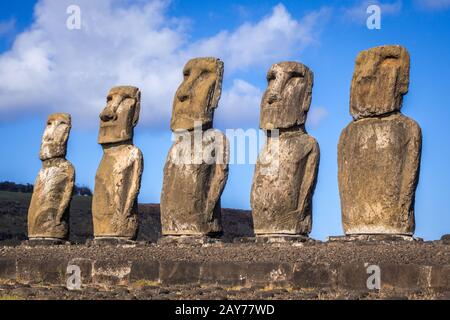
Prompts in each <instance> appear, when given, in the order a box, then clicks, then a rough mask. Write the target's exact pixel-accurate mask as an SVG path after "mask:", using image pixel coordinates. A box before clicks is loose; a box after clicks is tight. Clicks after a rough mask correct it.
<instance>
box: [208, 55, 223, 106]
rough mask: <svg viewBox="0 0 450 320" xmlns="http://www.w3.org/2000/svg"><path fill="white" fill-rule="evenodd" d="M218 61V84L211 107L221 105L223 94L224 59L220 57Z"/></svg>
mask: <svg viewBox="0 0 450 320" xmlns="http://www.w3.org/2000/svg"><path fill="white" fill-rule="evenodd" d="M216 62H217V69H216V75H217V80H216V86H215V88H214V96H213V98H212V101H211V108H212V109H215V108H217V106H218V105H219V100H220V96H221V95H222V81H223V70H224V64H223V61H221V60H220V59H217V60H216Z"/></svg>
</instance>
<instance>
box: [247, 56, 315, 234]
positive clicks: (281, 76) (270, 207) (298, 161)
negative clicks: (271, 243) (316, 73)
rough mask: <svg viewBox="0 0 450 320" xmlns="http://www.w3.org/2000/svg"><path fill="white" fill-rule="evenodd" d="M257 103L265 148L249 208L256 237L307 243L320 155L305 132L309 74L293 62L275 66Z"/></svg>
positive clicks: (310, 89)
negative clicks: (297, 240)
mask: <svg viewBox="0 0 450 320" xmlns="http://www.w3.org/2000/svg"><path fill="white" fill-rule="evenodd" d="M267 80H268V88H267V90H266V92H265V93H264V96H263V98H262V102H261V115H260V128H261V129H262V130H265V131H266V132H267V142H266V144H265V145H264V148H263V149H262V151H261V154H260V156H259V158H258V161H257V163H256V168H255V174H254V177H253V186H252V191H251V199H250V200H251V207H252V213H253V222H254V228H255V234H256V236H257V237H258V236H264V237H265V236H267V237H279V236H288V237H294V238H295V237H296V238H303V239H306V238H307V236H308V234H309V233H310V232H311V227H312V197H313V193H314V189H315V185H316V181H317V173H318V167H319V158H320V150H319V145H318V144H317V141H316V140H315V139H314V138H313V137H311V136H310V135H308V133H307V132H306V130H305V121H306V116H307V112H308V110H309V107H310V105H311V97H312V87H313V73H312V72H311V70H309V69H308V67H306V66H305V65H303V64H301V63H297V62H281V63H277V64H274V65H273V66H272V67H271V68H270V69H269V72H268V74H267Z"/></svg>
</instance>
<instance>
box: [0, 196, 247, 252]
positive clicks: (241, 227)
mask: <svg viewBox="0 0 450 320" xmlns="http://www.w3.org/2000/svg"><path fill="white" fill-rule="evenodd" d="M30 200H31V194H29V193H19V192H7V191H0V242H3V243H4V244H5V243H13V244H15V243H18V242H20V241H22V240H25V239H27V213H28V207H29V205H30ZM91 203H92V197H85V196H75V197H73V200H72V203H71V207H70V240H71V241H72V242H75V243H83V242H85V241H86V239H90V238H92V237H93V227H92V213H91ZM222 215H223V224H224V238H225V240H228V241H231V240H232V239H233V238H234V237H241V236H251V235H252V234H253V222H252V218H251V215H250V213H249V212H248V211H242V210H231V209H223V210H222ZM139 219H140V229H139V233H138V240H139V241H156V240H157V239H158V238H159V237H160V235H161V221H160V220H161V219H160V213H159V205H158V204H140V205H139Z"/></svg>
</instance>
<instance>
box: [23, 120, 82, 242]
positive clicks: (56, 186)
mask: <svg viewBox="0 0 450 320" xmlns="http://www.w3.org/2000/svg"><path fill="white" fill-rule="evenodd" d="M70 129H71V118H70V115H68V114H65V113H56V114H52V115H50V116H49V118H48V120H47V126H46V128H45V131H44V135H43V137H42V144H41V151H40V159H41V161H42V169H41V170H40V171H39V174H38V177H37V178H36V182H35V184H34V189H33V196H32V198H31V203H30V207H29V210H28V237H29V239H39V238H51V239H66V238H67V237H68V233H69V211H70V201H71V199H72V191H73V186H74V183H75V169H74V168H73V166H72V164H71V163H70V162H69V161H67V160H66V159H65V156H66V150H67V140H68V138H69V133H70Z"/></svg>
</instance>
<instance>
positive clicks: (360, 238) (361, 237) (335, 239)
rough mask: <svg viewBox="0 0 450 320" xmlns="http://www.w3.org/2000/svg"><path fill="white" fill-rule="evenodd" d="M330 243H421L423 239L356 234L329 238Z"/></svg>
mask: <svg viewBox="0 0 450 320" xmlns="http://www.w3.org/2000/svg"><path fill="white" fill-rule="evenodd" d="M328 241H329V242H355V241H356V242H358V241H360V242H387V243H389V242H402V241H419V242H423V239H422V238H416V237H413V236H409V235H402V234H355V235H348V236H332V237H328Z"/></svg>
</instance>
